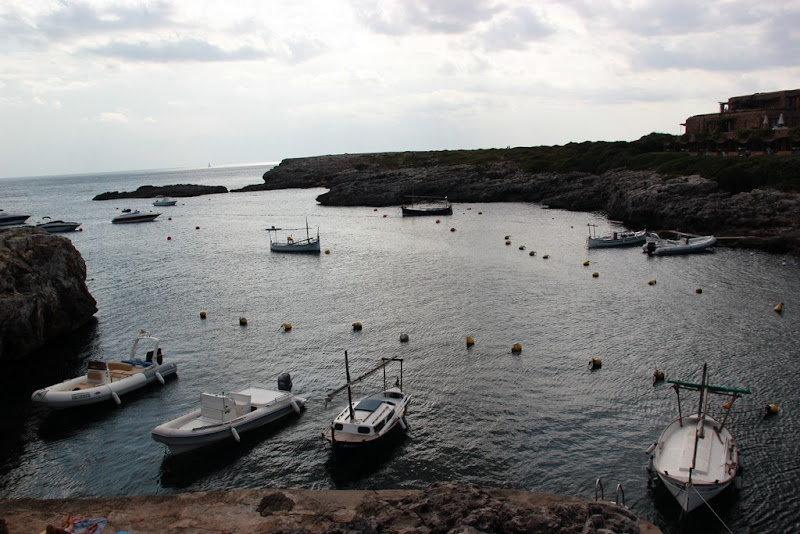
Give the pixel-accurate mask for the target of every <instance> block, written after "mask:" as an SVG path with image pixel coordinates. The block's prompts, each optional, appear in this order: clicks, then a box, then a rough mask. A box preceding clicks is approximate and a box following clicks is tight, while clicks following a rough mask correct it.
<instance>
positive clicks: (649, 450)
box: [644, 443, 658, 454]
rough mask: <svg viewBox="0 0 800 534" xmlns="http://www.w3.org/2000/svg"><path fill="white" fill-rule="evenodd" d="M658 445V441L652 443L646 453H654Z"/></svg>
mask: <svg viewBox="0 0 800 534" xmlns="http://www.w3.org/2000/svg"><path fill="white" fill-rule="evenodd" d="M657 445H658V443H653V444H652V445H650V446H649V447H647V450H646V451H644V453H645V454H653V451H654V450H656V446H657Z"/></svg>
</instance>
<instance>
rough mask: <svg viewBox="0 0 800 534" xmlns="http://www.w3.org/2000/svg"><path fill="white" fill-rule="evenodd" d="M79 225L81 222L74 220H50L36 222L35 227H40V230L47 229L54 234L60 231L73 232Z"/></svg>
mask: <svg viewBox="0 0 800 534" xmlns="http://www.w3.org/2000/svg"><path fill="white" fill-rule="evenodd" d="M80 225H81V223H76V222H65V221H50V222H46V223H41V224H37V225H36V227H37V228H41V229H42V230H47V231H48V232H50V233H51V234H56V233H61V232H74V231H75V230H77V229H78V227H79V226H80Z"/></svg>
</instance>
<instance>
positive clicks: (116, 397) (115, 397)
mask: <svg viewBox="0 0 800 534" xmlns="http://www.w3.org/2000/svg"><path fill="white" fill-rule="evenodd" d="M111 398H112V399H114V403H115V404H116V405H117V406H122V401H121V400H119V395H117V394H116V392H114V391H112V392H111Z"/></svg>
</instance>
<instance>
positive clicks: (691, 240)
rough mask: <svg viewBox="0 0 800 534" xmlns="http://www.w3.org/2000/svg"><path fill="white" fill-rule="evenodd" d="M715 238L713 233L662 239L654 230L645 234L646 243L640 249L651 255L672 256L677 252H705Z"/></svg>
mask: <svg viewBox="0 0 800 534" xmlns="http://www.w3.org/2000/svg"><path fill="white" fill-rule="evenodd" d="M716 243H717V238H716V237H714V236H713V235H706V236H700V237H688V236H686V237H682V238H681V239H664V238H662V237H659V235H658V234H656V233H655V232H651V233H649V234H647V243H645V244H644V245H642V251H643V252H645V253H647V254H649V255H651V256H673V255H677V254H695V253H697V252H705V251H707V250H709V249H711V248H713V247H714V245H716Z"/></svg>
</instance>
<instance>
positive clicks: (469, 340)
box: [467, 336, 475, 348]
mask: <svg viewBox="0 0 800 534" xmlns="http://www.w3.org/2000/svg"><path fill="white" fill-rule="evenodd" d="M474 344H475V339H473V337H472V336H467V348H469V347H471V346H473V345H474Z"/></svg>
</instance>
